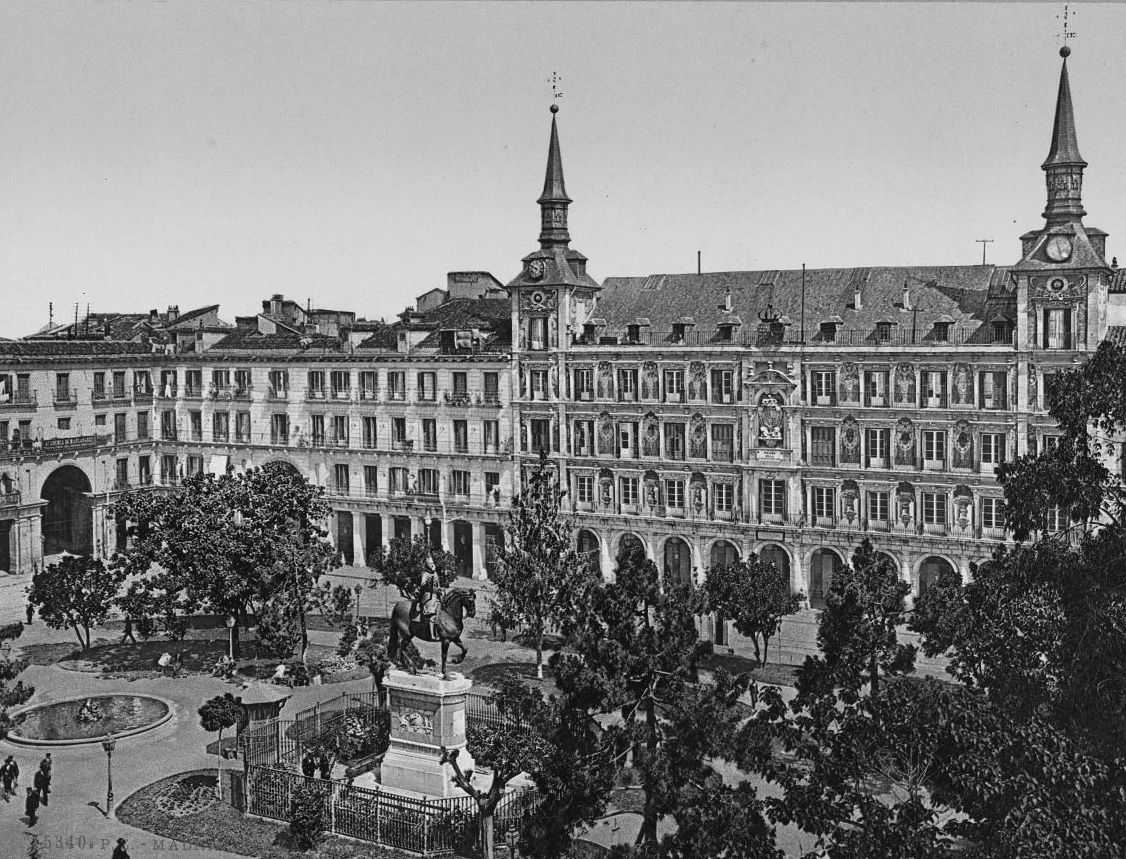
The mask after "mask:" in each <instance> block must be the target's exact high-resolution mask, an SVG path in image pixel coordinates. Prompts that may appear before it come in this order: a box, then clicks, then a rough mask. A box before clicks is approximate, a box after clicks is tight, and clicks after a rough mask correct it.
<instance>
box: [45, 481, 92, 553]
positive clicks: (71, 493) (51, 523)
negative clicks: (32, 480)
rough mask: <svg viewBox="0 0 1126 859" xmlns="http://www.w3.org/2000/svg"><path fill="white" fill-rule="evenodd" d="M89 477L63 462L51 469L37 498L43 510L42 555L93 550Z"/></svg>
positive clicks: (90, 551)
mask: <svg viewBox="0 0 1126 859" xmlns="http://www.w3.org/2000/svg"><path fill="white" fill-rule="evenodd" d="M90 491H91V488H90V479H89V478H88V477H87V476H86V473H85V472H84V471H82V469H80V468H77V467H75V466H73V465H64V466H62V467H60V468H56V469H55V470H54V471H52V472H51V475H50V477H48V478H47V480H46V482H45V483H44V484H43V489H42V491H41V492H40V493H39V497H40V498H42V499H43V500H44V501H46V502H47V506H46V507H45V508H44V509H43V554H45V555H57V554H58V553H59V552H64V551H65V552H72V553H73V554H76V555H90V554H93V552H94V515H93V510H92V503H91V499H90Z"/></svg>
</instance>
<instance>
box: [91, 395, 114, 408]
mask: <svg viewBox="0 0 1126 859" xmlns="http://www.w3.org/2000/svg"><path fill="white" fill-rule="evenodd" d="M90 403H91V405H93V406H94V407H95V408H97V407H98V406H108V405H109V403H110V399H109V394H108V393H107V392H106V391H91V392H90Z"/></svg>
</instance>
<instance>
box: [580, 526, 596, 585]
mask: <svg viewBox="0 0 1126 859" xmlns="http://www.w3.org/2000/svg"><path fill="white" fill-rule="evenodd" d="M576 542H577V544H578V545H577V549H578V553H579V557H580V558H582V559H583V560H584V561H586V563H587V564H588V565H589V566H590V568H591V569H592V570H594V571H595V572H596V573H599V574H601V573H602V547H601V545H600V544H599V542H598V537H597V536H596V535H595V534H594V532H593V531H588V530H587V529H586V528H581V529H579V533H578V534H577V535H576Z"/></svg>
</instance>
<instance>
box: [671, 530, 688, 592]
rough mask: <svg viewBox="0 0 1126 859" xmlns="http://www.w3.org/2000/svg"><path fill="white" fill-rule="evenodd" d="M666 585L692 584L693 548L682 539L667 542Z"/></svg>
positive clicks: (673, 538)
mask: <svg viewBox="0 0 1126 859" xmlns="http://www.w3.org/2000/svg"><path fill="white" fill-rule="evenodd" d="M664 574H665V584H668V585H673V584H677V585H691V584H692V548H691V547H690V546H689V545H688V544H687V543H686V542H684V540H682V539H681V538H680V537H669V538H668V539H667V540H665V551H664Z"/></svg>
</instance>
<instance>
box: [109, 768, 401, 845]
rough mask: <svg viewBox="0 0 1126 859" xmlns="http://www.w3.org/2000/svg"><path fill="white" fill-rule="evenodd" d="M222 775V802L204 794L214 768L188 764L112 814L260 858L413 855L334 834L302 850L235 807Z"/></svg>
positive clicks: (283, 831) (278, 829)
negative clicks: (312, 848)
mask: <svg viewBox="0 0 1126 859" xmlns="http://www.w3.org/2000/svg"><path fill="white" fill-rule="evenodd" d="M223 778H224V784H223V791H224V794H223V795H224V801H223V802H218V801H210V800H209V797H208V796H207V792H208V790H213V789H214V787H215V771H214V770H192V771H189V772H183V773H178V774H176V775H173V776H168V777H167V778H163V779H161V780H160V781H155V782H153V783H152V784H150V785H146V786H145V787H142V788H141V789H140V790H138V791H137V792H136V793H134V794H132V795H131V796H129V797H128V798H127V799H125V800H124V801H123V802H122V803H121V804H120V805H119V806H118V807H117V811H116V817H117V819H118V820H120V821H121V822H122V823H125V824H128V825H129V826H135V827H137V828H138V829H143V830H145V831H146V832H151V833H153V834H154V835H159V836H161V837H163V838H170V839H173V840H175V841H178V842H182V843H185V844H193V845H195V846H196V847H205V848H208V849H211V850H226V851H227V852H228V853H236V854H238V855H240V856H255V857H261V859H290V858H291V857H295V856H314V855H315V856H316V857H318V859H411V854H408V853H402V852H400V851H398V850H387V849H385V848H380V847H377V846H376V845H374V844H367V843H362V842H358V841H349V840H347V839H344V838H335V837H329V838H326V839H325V840H324V841H323V842H322V843H321V844H319V845H318V847H317V849H316V850H315V851H309V852H308V853H306V852H304V851H302V850H300V849H298V848H297V847H295V846H294V845H293V844H292V842H291V840H290V836H289V831H288V828H287V827H285V826H283V825H281V824H278V823H273V822H271V821H266V820H260V819H258V818H254V817H244V816H243V815H242V814H240V813H239V812H238V811H236V810H235V809H234V808H233V807H232V806H231V805H230V797H231V795H232V788H233V784H232V781H233V779H232V773H231V772H230V771H226V772H224V773H223Z"/></svg>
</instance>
